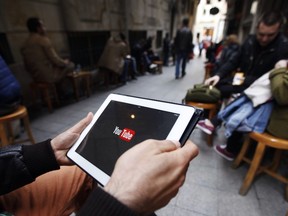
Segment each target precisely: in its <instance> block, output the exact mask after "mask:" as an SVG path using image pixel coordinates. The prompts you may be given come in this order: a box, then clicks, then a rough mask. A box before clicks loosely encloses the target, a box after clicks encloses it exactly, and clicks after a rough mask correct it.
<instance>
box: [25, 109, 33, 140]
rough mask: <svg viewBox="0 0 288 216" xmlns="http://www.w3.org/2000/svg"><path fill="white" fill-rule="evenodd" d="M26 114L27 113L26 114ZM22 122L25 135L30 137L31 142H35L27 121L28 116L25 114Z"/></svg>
mask: <svg viewBox="0 0 288 216" xmlns="http://www.w3.org/2000/svg"><path fill="white" fill-rule="evenodd" d="M27 115H28V114H27ZM23 123H24V127H25V131H26V132H27V135H28V137H29V139H30V142H31V143H32V144H35V140H34V137H33V135H32V131H31V128H30V123H29V119H28V116H25V117H24V118H23Z"/></svg>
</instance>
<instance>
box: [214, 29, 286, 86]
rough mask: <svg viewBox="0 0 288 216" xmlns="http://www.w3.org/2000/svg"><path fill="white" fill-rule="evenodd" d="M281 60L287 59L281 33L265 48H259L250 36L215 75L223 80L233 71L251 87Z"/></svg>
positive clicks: (254, 39)
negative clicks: (240, 75)
mask: <svg viewBox="0 0 288 216" xmlns="http://www.w3.org/2000/svg"><path fill="white" fill-rule="evenodd" d="M281 59H288V39H287V38H286V37H285V36H284V35H282V34H281V33H280V34H279V35H278V36H277V37H276V38H275V39H274V40H273V41H272V42H271V43H270V44H269V45H268V46H266V47H264V48H263V47H261V46H260V45H259V43H258V42H257V39H256V36H255V35H250V36H249V37H248V38H247V39H246V41H245V42H244V43H243V45H242V46H241V48H240V50H239V52H238V54H236V55H234V56H231V58H230V59H229V61H227V63H225V64H224V65H222V66H221V67H220V69H219V70H218V71H217V73H216V74H215V75H218V76H220V79H223V78H225V77H227V76H229V75H230V74H231V73H232V72H233V71H235V70H238V71H241V72H244V74H245V77H246V78H245V81H244V84H243V85H245V86H247V87H248V86H249V85H251V84H252V83H253V82H254V81H255V80H256V79H258V78H259V77H260V76H262V75H263V74H265V73H266V72H268V71H269V70H271V69H273V68H274V66H275V64H276V63H277V62H278V61H279V60H281Z"/></svg>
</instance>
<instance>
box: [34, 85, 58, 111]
mask: <svg viewBox="0 0 288 216" xmlns="http://www.w3.org/2000/svg"><path fill="white" fill-rule="evenodd" d="M30 88H31V89H32V94H33V98H34V100H35V98H36V92H37V91H40V93H41V98H42V100H44V101H45V102H46V104H47V106H48V110H49V112H53V105H52V101H51V98H52V97H53V96H54V98H55V101H56V104H57V105H59V104H60V103H59V99H58V94H57V90H56V87H55V85H54V84H53V83H46V82H33V83H31V84H30Z"/></svg>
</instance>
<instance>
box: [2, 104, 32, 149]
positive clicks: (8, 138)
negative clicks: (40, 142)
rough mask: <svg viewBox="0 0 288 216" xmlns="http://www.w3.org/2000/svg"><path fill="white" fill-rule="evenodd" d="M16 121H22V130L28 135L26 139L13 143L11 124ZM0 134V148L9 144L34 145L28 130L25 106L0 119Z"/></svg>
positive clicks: (29, 129) (28, 124)
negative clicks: (23, 143)
mask: <svg viewBox="0 0 288 216" xmlns="http://www.w3.org/2000/svg"><path fill="white" fill-rule="evenodd" d="M18 119H19V120H23V123H24V129H25V131H26V133H27V135H28V138H27V139H23V140H19V141H17V142H15V141H14V134H13V130H12V126H11V123H12V121H14V120H18ZM0 134H1V135H0V139H1V146H2V147H3V146H6V145H9V144H15V143H22V142H27V141H30V142H31V143H32V144H34V143H35V141H34V138H33V136H32V131H31V128H30V123H29V117H28V112H27V109H26V107H25V106H19V107H18V109H17V110H16V111H15V112H13V113H11V114H8V115H5V116H2V117H0Z"/></svg>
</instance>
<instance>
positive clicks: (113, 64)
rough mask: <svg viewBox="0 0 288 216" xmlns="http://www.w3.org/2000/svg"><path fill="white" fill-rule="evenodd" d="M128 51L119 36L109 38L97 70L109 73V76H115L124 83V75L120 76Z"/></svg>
mask: <svg viewBox="0 0 288 216" xmlns="http://www.w3.org/2000/svg"><path fill="white" fill-rule="evenodd" d="M128 49H129V48H128V46H127V45H126V44H125V43H124V42H123V40H122V39H121V36H120V34H118V35H115V36H112V37H110V38H109V39H108V41H107V43H106V45H105V48H104V51H103V53H102V55H101V57H100V59H99V61H98V66H99V68H100V69H102V70H103V71H105V72H107V73H109V75H116V76H117V77H118V78H120V79H122V80H121V81H122V82H123V83H125V82H126V80H125V75H122V72H123V69H124V59H125V57H126V55H128V52H129V51H128Z"/></svg>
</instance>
